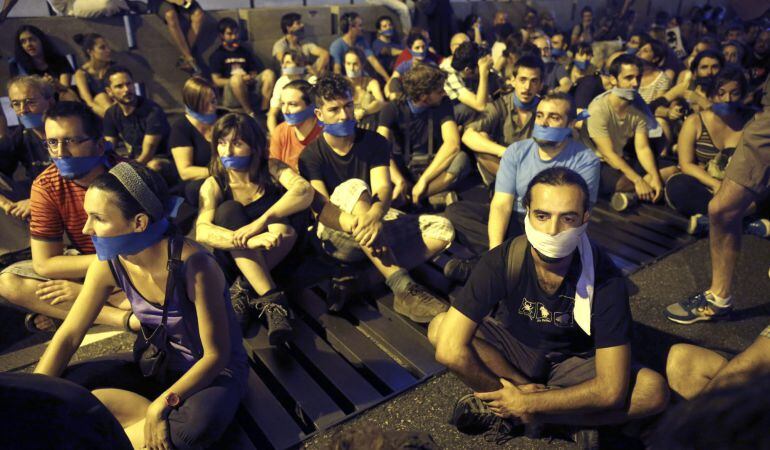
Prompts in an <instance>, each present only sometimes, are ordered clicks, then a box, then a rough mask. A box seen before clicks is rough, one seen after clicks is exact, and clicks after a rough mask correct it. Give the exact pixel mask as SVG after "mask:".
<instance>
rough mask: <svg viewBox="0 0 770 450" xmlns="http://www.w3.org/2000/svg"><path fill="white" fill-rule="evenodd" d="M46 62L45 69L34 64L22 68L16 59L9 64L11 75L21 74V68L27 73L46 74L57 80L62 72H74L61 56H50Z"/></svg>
mask: <svg viewBox="0 0 770 450" xmlns="http://www.w3.org/2000/svg"><path fill="white" fill-rule="evenodd" d="M46 63H47V64H48V67H46V68H45V70H40V69H38V68H37V67H35V66H34V65H33V66H32V67H29V68H26V69H22V67H21V64H20V63H19V62H18V61H16V63H15V64H10V70H11V76H12V77H15V76H18V75H22V72H21V70H24V71H25V72H27V75H38V76H41V77H42V76H43V75H46V74H48V75H51V76H52V77H53V78H56V79H57V80H58V79H59V76H61V74H63V73H74V71H73V70H72V66H70V63H69V62H68V61H67V59H66V58H65V57H63V56H57V57H55V58H52V60H51V61H46Z"/></svg>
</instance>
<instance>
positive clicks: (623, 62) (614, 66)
mask: <svg viewBox="0 0 770 450" xmlns="http://www.w3.org/2000/svg"><path fill="white" fill-rule="evenodd" d="M623 66H636V67H637V68H638V69H639V73H641V72H642V61H641V60H640V59H639V58H637V57H636V56H634V55H620V56H618V57H617V58H615V59H613V60H612V63H611V64H610V68H609V73H610V75H612V76H613V77H615V78H617V77H618V75H620V71H621V70H623Z"/></svg>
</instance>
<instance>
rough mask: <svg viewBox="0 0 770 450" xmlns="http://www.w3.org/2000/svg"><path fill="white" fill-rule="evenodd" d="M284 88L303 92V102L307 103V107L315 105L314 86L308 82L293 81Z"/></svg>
mask: <svg viewBox="0 0 770 450" xmlns="http://www.w3.org/2000/svg"><path fill="white" fill-rule="evenodd" d="M283 88H284V89H296V90H298V91H300V92H302V101H303V102H305V105H310V104H311V103H313V100H312V96H313V85H312V84H310V83H308V82H307V80H293V81H290V82H288V83H287V84H286V86H284V87H283Z"/></svg>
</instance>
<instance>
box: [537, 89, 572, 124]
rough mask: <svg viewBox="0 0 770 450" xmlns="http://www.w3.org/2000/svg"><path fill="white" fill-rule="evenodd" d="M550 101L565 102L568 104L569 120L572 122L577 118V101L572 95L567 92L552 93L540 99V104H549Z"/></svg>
mask: <svg viewBox="0 0 770 450" xmlns="http://www.w3.org/2000/svg"><path fill="white" fill-rule="evenodd" d="M549 101H563V102H567V120H572V119H574V118H575V117H576V116H577V110H576V109H575V100H574V99H573V98H572V96H571V95H570V94H567V93H566V92H556V91H554V92H551V93H550V94H546V95H545V96H543V98H541V99H540V102H541V103H542V102H549Z"/></svg>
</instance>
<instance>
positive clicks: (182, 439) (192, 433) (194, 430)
mask: <svg viewBox="0 0 770 450" xmlns="http://www.w3.org/2000/svg"><path fill="white" fill-rule="evenodd" d="M207 419H208V420H209V423H207V424H205V425H203V426H201V424H200V422H198V421H197V420H192V419H188V420H187V421H186V422H170V421H169V435H170V437H171V443H172V444H174V448H175V449H178V450H187V449H190V450H193V449H200V448H209V447H210V446H211V445H212V444H214V443H215V442H216V441H217V440H218V439H219V438H220V437H221V436H222V433H223V432H224V430H225V429H226V428H227V426H228V425H229V423H225V421H224V418H222V417H221V416H220V415H212V416H211V417H208V418H207Z"/></svg>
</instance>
